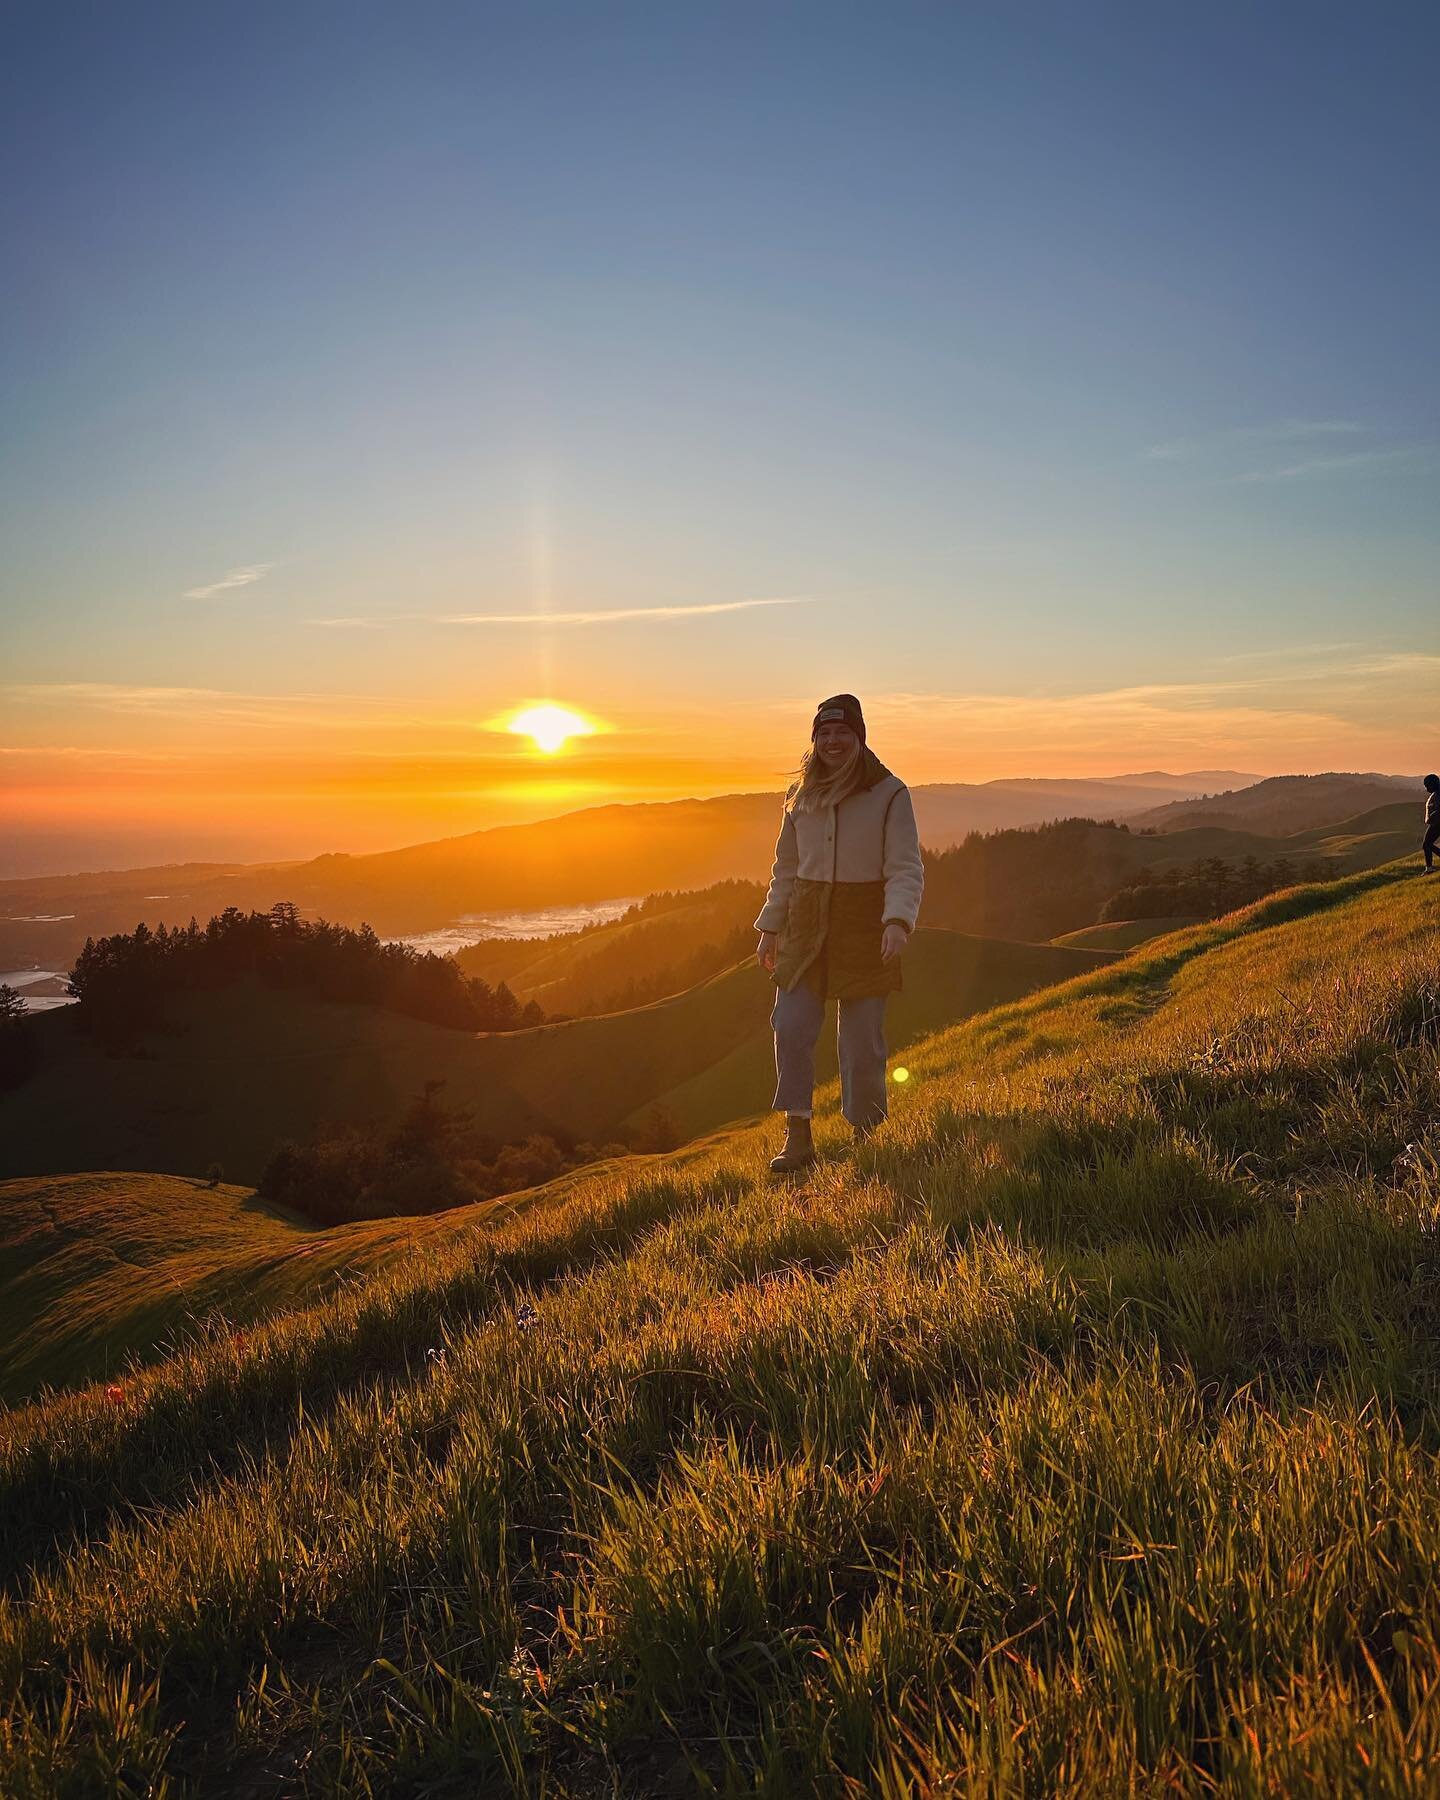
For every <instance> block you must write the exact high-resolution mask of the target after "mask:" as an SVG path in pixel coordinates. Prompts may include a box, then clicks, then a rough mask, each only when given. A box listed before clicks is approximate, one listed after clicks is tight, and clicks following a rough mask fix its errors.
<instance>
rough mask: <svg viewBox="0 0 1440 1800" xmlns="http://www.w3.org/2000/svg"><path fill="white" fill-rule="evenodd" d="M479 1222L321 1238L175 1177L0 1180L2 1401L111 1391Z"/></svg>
mask: <svg viewBox="0 0 1440 1800" xmlns="http://www.w3.org/2000/svg"><path fill="white" fill-rule="evenodd" d="M508 1203H509V1201H508V1197H507V1202H506V1203H505V1204H508ZM494 1205H495V1208H496V1209H497V1210H499V1209H501V1207H502V1203H500V1202H495V1203H494ZM476 1210H477V1209H473V1208H467V1209H466V1216H465V1219H464V1222H463V1223H462V1222H461V1221H459V1220H458V1219H457V1217H456V1215H454V1214H444V1213H441V1214H435V1215H433V1216H431V1217H427V1218H423V1219H384V1220H377V1221H373V1222H367V1223H364V1224H358V1225H346V1226H341V1227H338V1228H337V1229H334V1230H328V1231H322V1230H319V1229H317V1228H316V1227H315V1226H314V1225H312V1224H311V1223H310V1222H309V1221H308V1220H304V1219H301V1218H299V1217H296V1216H294V1215H292V1214H289V1213H287V1212H286V1211H285V1210H284V1209H283V1208H279V1207H272V1206H268V1205H266V1204H265V1203H264V1202H263V1201H261V1200H260V1199H258V1198H257V1197H256V1196H255V1195H254V1194H253V1193H252V1192H251V1191H250V1190H249V1189H248V1188H239V1187H227V1186H225V1185H223V1184H222V1185H220V1186H217V1187H214V1188H212V1187H210V1186H208V1185H207V1184H206V1183H204V1182H199V1181H187V1180H182V1179H179V1178H177V1177H175V1176H170V1175H137V1174H119V1173H105V1174H89V1175H68V1176H67V1175H49V1176H36V1177H32V1178H27V1179H22V1180H19V1181H5V1182H0V1401H4V1402H6V1403H8V1404H11V1405H13V1404H15V1403H16V1402H17V1401H19V1400H23V1399H28V1398H30V1397H31V1396H32V1395H33V1394H34V1393H35V1392H36V1390H37V1389H38V1388H39V1387H40V1386H41V1385H42V1384H47V1383H48V1384H50V1385H52V1386H55V1387H71V1386H75V1385H77V1384H80V1383H83V1382H86V1381H97V1380H108V1379H111V1378H112V1377H116V1376H119V1375H121V1374H123V1373H125V1372H126V1371H127V1370H128V1368H129V1366H130V1364H131V1363H132V1360H133V1359H136V1358H139V1359H141V1360H145V1361H148V1360H152V1359H153V1358H154V1357H155V1356H156V1355H157V1354H159V1353H160V1352H161V1351H162V1350H163V1348H164V1347H165V1346H166V1345H167V1343H169V1344H174V1343H178V1342H179V1341H180V1340H181V1339H182V1338H183V1337H184V1336H186V1335H187V1334H193V1333H196V1332H203V1331H204V1330H205V1329H207V1328H211V1329H215V1328H220V1327H222V1326H223V1327H224V1328H226V1329H243V1328H245V1327H247V1326H249V1325H251V1324H252V1323H254V1321H256V1320H258V1319H263V1318H266V1317H268V1316H269V1315H270V1314H272V1313H274V1312H278V1311H282V1310H284V1309H286V1308H288V1307H294V1306H297V1305H301V1304H304V1303H308V1302H311V1301H314V1300H317V1299H320V1298H321V1297H323V1296H324V1295H325V1294H327V1293H328V1292H330V1291H332V1290H333V1289H334V1288H335V1286H336V1285H337V1284H338V1283H339V1282H340V1281H341V1280H342V1279H345V1278H347V1277H355V1276H359V1275H363V1274H365V1273H367V1272H368V1271H370V1270H372V1269H375V1268H378V1267H380V1266H381V1265H382V1264H384V1263H386V1262H389V1261H392V1260H394V1259H396V1258H399V1257H405V1256H409V1255H411V1254H413V1252H414V1250H415V1247H416V1245H417V1244H418V1243H426V1242H430V1241H433V1240H437V1239H438V1240H442V1241H443V1239H444V1238H445V1237H446V1236H447V1235H450V1234H453V1233H454V1232H455V1231H457V1230H461V1229H469V1228H470V1225H471V1224H472V1223H473V1214H474V1212H475V1211H476Z"/></svg>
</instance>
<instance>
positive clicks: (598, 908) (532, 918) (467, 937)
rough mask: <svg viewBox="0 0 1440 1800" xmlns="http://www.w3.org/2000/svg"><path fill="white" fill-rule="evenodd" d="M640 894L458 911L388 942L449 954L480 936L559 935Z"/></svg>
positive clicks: (632, 902) (606, 916)
mask: <svg viewBox="0 0 1440 1800" xmlns="http://www.w3.org/2000/svg"><path fill="white" fill-rule="evenodd" d="M644 898H645V896H644V895H643V894H625V895H622V896H621V898H620V899H618V900H586V901H581V902H576V903H574V904H572V905H569V906H542V907H540V908H538V909H537V910H536V911H534V912H492V913H462V914H461V915H460V917H459V918H458V919H452V920H451V921H450V923H449V924H448V925H442V926H440V927H439V929H438V930H435V931H420V932H416V933H414V934H413V935H412V936H410V937H400V938H391V939H389V940H388V941H389V942H390V943H392V944H409V945H410V946H411V947H412V948H413V949H415V950H422V951H423V950H433V951H434V953H435V954H436V955H437V956H449V955H451V954H452V953H453V952H454V951H456V950H464V949H466V948H467V947H468V946H469V945H471V944H478V943H480V942H481V941H482V939H484V938H533V937H559V935H560V934H561V932H564V931H581V930H583V929H584V927H585V926H587V925H603V924H605V923H607V922H608V921H609V920H611V919H618V918H619V917H620V916H621V914H622V913H624V912H625V911H626V910H627V909H628V908H629V907H632V906H638V905H639V904H640V902H641V901H642V900H643V899H644Z"/></svg>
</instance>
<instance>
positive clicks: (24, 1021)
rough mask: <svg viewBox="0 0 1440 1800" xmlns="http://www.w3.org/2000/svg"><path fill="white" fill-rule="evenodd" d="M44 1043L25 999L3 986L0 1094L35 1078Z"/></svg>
mask: <svg viewBox="0 0 1440 1800" xmlns="http://www.w3.org/2000/svg"><path fill="white" fill-rule="evenodd" d="M39 1061H40V1042H39V1039H38V1038H37V1036H36V1034H35V1028H34V1026H33V1025H32V1023H31V1021H30V1016H29V1014H28V1013H27V1012H26V1010H25V1001H24V999H23V997H22V996H21V995H20V994H19V993H17V992H16V990H15V989H14V988H12V987H9V986H7V985H6V984H5V983H4V982H0V1094H3V1093H4V1092H5V1090H6V1089H7V1088H14V1087H19V1085H20V1083H21V1082H22V1081H25V1080H26V1079H27V1078H28V1077H29V1076H31V1075H32V1074H34V1072H35V1068H36V1066H37V1064H38V1063H39Z"/></svg>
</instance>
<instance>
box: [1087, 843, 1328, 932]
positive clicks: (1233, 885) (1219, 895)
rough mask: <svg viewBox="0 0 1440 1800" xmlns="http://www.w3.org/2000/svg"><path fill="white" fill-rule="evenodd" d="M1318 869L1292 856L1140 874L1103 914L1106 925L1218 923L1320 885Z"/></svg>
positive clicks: (1207, 861) (1216, 860)
mask: <svg viewBox="0 0 1440 1800" xmlns="http://www.w3.org/2000/svg"><path fill="white" fill-rule="evenodd" d="M1324 873H1325V872H1324V870H1323V869H1322V868H1321V867H1320V865H1319V864H1318V863H1314V862H1309V863H1298V862H1294V861H1292V860H1291V858H1290V857H1288V856H1279V857H1276V859H1275V861H1274V862H1261V861H1260V860H1259V858H1258V857H1254V856H1247V857H1246V858H1245V859H1244V861H1243V862H1239V863H1227V862H1225V861H1224V860H1223V858H1221V857H1218V856H1207V857H1202V858H1199V859H1197V860H1196V861H1195V862H1192V863H1186V864H1184V865H1183V866H1182V867H1180V868H1175V869H1162V870H1152V869H1142V870H1141V871H1140V873H1139V874H1138V875H1135V876H1133V877H1132V878H1131V880H1129V881H1128V882H1126V884H1125V886H1124V887H1122V888H1120V889H1119V890H1118V891H1117V892H1116V893H1114V894H1112V895H1111V897H1110V898H1109V900H1107V901H1106V902H1105V907H1104V910H1103V911H1102V912H1101V914H1100V918H1101V921H1102V923H1108V922H1109V921H1111V920H1114V919H1218V918H1219V917H1220V916H1221V914H1222V913H1227V912H1234V910H1235V909H1236V907H1237V906H1249V905H1250V904H1251V903H1252V901H1255V900H1263V899H1264V898H1265V896H1266V895H1267V894H1273V893H1276V892H1278V891H1279V890H1280V889H1281V888H1288V887H1294V886H1295V884H1296V883H1297V882H1301V881H1320V880H1323V879H1324Z"/></svg>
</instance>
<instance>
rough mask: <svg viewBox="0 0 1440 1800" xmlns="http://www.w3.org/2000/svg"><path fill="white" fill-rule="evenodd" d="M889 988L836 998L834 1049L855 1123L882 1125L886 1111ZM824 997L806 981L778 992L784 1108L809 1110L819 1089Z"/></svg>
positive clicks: (778, 1087) (779, 1093)
mask: <svg viewBox="0 0 1440 1800" xmlns="http://www.w3.org/2000/svg"><path fill="white" fill-rule="evenodd" d="M889 998H890V996H889V995H888V994H866V995H864V996H862V997H861V998H859V999H855V1000H837V1001H836V1002H835V1004H836V1006H837V1007H838V1008H839V1015H840V1016H839V1020H838V1022H837V1026H836V1049H837V1051H838V1052H839V1063H840V1110H841V1112H842V1113H844V1115H845V1117H846V1118H847V1119H848V1120H849V1122H850V1123H851V1124H852V1125H878V1124H879V1123H880V1121H881V1120H882V1119H883V1118H885V1117H886V1116H887V1110H888V1103H887V1098H886V1094H885V1059H886V1056H887V1055H888V1054H889V1051H888V1048H887V1046H886V1043H885V1002H886V1001H887V1000H888V999H889ZM825 1007H826V1002H825V1001H824V1000H822V999H821V998H820V996H819V995H818V994H817V993H816V992H815V991H814V989H813V988H810V987H808V986H807V985H806V984H805V983H804V982H803V981H801V982H799V983H798V984H797V985H796V986H795V987H793V988H790V989H789V990H788V991H787V990H785V989H783V988H782V989H780V990H779V991H778V992H777V993H776V995H775V1005H774V1007H773V1008H772V1009H771V1013H770V1023H771V1025H772V1026H773V1027H774V1030H775V1098H774V1099H773V1100H772V1101H771V1102H770V1104H771V1106H772V1107H773V1108H775V1109H777V1110H778V1111H780V1112H791V1113H804V1114H805V1115H806V1116H807V1117H808V1116H809V1114H810V1111H811V1108H812V1105H813V1102H814V1094H815V1045H816V1043H817V1042H818V1041H819V1037H820V1027H821V1026H822V1025H823V1024H824V1022H825Z"/></svg>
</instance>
